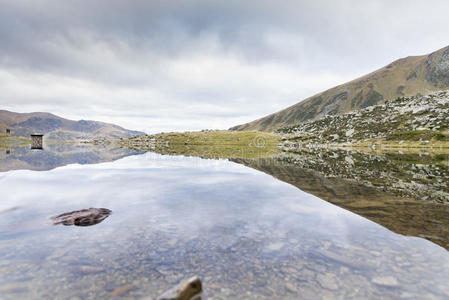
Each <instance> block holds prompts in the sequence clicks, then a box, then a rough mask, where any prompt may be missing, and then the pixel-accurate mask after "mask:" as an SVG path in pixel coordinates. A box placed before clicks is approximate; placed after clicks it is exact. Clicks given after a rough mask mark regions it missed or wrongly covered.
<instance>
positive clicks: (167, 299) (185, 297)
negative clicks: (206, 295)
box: [157, 276, 203, 300]
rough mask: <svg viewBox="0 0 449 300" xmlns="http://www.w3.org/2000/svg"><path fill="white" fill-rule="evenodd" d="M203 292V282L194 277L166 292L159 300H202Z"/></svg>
mask: <svg viewBox="0 0 449 300" xmlns="http://www.w3.org/2000/svg"><path fill="white" fill-rule="evenodd" d="M202 291H203V288H202V285H201V280H200V279H199V278H198V277H197V276H194V277H192V278H190V279H188V280H186V281H183V282H181V283H180V284H178V285H177V286H175V287H173V288H171V289H170V290H168V291H166V292H165V293H163V294H162V295H160V296H159V297H158V298H157V300H194V299H196V300H200V299H201V293H202Z"/></svg>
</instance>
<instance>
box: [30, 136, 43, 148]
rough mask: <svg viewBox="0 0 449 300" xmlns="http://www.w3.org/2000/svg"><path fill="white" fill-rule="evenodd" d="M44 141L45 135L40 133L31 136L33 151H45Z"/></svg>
mask: <svg viewBox="0 0 449 300" xmlns="http://www.w3.org/2000/svg"><path fill="white" fill-rule="evenodd" d="M43 139H44V135H43V134H40V133H35V134H32V135H31V149H43V145H44V143H43Z"/></svg>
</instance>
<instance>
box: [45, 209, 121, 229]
mask: <svg viewBox="0 0 449 300" xmlns="http://www.w3.org/2000/svg"><path fill="white" fill-rule="evenodd" d="M111 213H112V211H111V210H109V209H107V208H93V207H91V208H89V209H81V210H75V211H71V212H68V213H63V214H60V215H58V216H54V217H51V218H50V219H51V220H52V221H53V225H59V224H62V225H65V226H71V225H75V226H92V225H95V224H98V223H100V222H102V221H103V220H104V219H106V218H107V217H109V215H110V214H111Z"/></svg>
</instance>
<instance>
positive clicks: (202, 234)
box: [0, 153, 449, 299]
mask: <svg viewBox="0 0 449 300" xmlns="http://www.w3.org/2000/svg"><path fill="white" fill-rule="evenodd" d="M0 191H1V192H0V196H1V199H2V200H1V201H0V292H1V295H2V298H4V299H30V298H32V299H44V298H58V299H98V298H108V297H110V296H111V295H116V296H117V297H120V296H122V297H127V298H130V299H142V298H145V297H148V299H153V298H155V297H156V296H157V295H158V294H160V293H161V292H162V291H164V290H166V289H167V288H169V287H171V286H172V285H173V284H175V283H177V282H179V281H180V280H182V279H185V278H188V277H190V276H192V275H198V276H200V278H201V279H202V281H203V286H204V290H205V297H206V298H207V299H298V298H301V299H319V298H326V299H329V298H330V299H332V298H337V299H338V298H345V299H347V298H358V299H360V298H370V299H379V298H412V299H413V298H414V299H416V298H420V299H424V298H430V299H444V298H447V297H449V284H448V280H447V279H448V278H449V254H448V252H447V251H446V250H445V249H444V248H442V247H440V246H438V245H436V244H434V243H432V242H430V241H428V240H426V239H423V238H418V237H407V236H404V235H401V234H397V233H394V232H392V231H390V230H388V229H386V228H385V227H383V226H380V225H378V224H376V223H374V222H372V221H370V220H368V219H366V218H363V217H361V216H359V215H356V214H354V213H352V212H350V211H347V210H345V209H342V208H340V207H338V206H335V205H333V204H331V203H328V202H326V201H324V200H321V199H320V198H318V197H316V196H313V195H311V194H309V193H306V192H303V191H301V190H299V189H298V188H296V187H295V186H292V185H290V184H287V183H285V182H282V181H280V180H277V179H275V178H273V177H272V176H270V175H268V174H265V173H263V172H260V171H257V170H254V169H251V168H248V167H245V166H243V165H242V164H238V163H234V162H230V161H227V160H205V159H201V158H192V157H182V156H177V157H174V156H163V155H158V154H154V153H146V154H143V155H138V156H128V157H125V158H122V159H119V160H116V161H113V162H105V163H99V164H91V165H77V164H75V165H67V166H63V167H59V168H56V169H52V170H49V171H44V172H36V171H31V170H16V171H9V172H5V173H2V174H1V175H0ZM90 207H94V208H107V209H109V210H111V211H112V214H111V215H110V216H109V217H107V218H105V219H104V220H102V222H101V223H98V224H96V225H93V226H83V227H81V226H63V225H57V226H54V225H52V221H51V220H50V217H52V216H56V215H60V214H62V213H65V212H71V211H75V210H80V209H88V208H90Z"/></svg>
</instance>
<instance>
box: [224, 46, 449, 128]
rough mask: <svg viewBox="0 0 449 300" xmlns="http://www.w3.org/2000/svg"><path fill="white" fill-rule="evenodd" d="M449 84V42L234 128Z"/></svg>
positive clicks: (291, 120) (276, 123) (333, 111)
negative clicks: (429, 52) (444, 45)
mask: <svg viewBox="0 0 449 300" xmlns="http://www.w3.org/2000/svg"><path fill="white" fill-rule="evenodd" d="M447 88H449V46H448V47H445V48H443V49H440V50H438V51H436V52H433V53H431V54H428V55H423V56H409V57H406V58H402V59H399V60H397V61H395V62H393V63H391V64H389V65H387V66H385V67H383V68H381V69H379V70H377V71H375V72H373V73H370V74H368V75H365V76H363V77H361V78H358V79H355V80H353V81H350V82H348V83H345V84H342V85H339V86H336V87H334V88H331V89H329V90H327V91H325V92H322V93H319V94H317V95H314V96H312V97H310V98H307V99H305V100H303V101H301V102H299V103H297V104H295V105H293V106H291V107H288V108H286V109H284V110H282V111H279V112H277V113H274V114H271V115H269V116H266V117H264V118H261V119H258V120H255V121H253V122H250V123H247V124H243V125H239V126H235V127H233V128H231V130H261V131H273V130H275V129H277V128H279V127H285V126H291V125H294V124H298V123H301V122H304V121H309V120H317V119H320V118H322V117H324V116H327V115H338V114H343V113H346V112H350V111H354V110H358V109H363V108H366V107H369V106H372V105H375V104H381V103H384V102H385V100H386V99H394V98H397V97H404V96H413V95H417V94H427V93H429V92H430V91H436V90H442V89H447Z"/></svg>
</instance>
